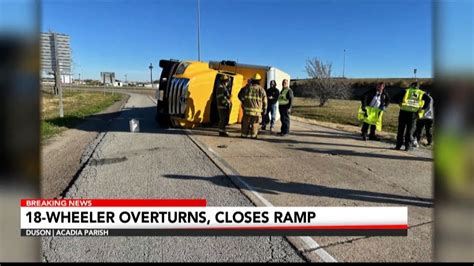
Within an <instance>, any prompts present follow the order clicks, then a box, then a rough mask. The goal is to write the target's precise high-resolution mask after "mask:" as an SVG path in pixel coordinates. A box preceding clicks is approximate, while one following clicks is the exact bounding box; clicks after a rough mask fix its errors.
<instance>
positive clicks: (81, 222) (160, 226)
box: [20, 199, 408, 236]
mask: <svg viewBox="0 0 474 266" xmlns="http://www.w3.org/2000/svg"><path fill="white" fill-rule="evenodd" d="M20 205H21V235H22V236H216V235H223V236H268V235H271V236H311V235H313V236H406V235H407V231H408V223H407V221H408V213H407V207H209V206H207V203H206V200H205V199H61V200H56V199H23V200H21V204H20Z"/></svg>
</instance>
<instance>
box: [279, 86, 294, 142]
mask: <svg viewBox="0 0 474 266" xmlns="http://www.w3.org/2000/svg"><path fill="white" fill-rule="evenodd" d="M282 85H283V89H282V90H281V93H280V95H279V97H278V111H280V119H281V132H280V136H286V135H288V134H289V133H290V113H291V107H292V106H293V91H292V90H291V89H290V87H288V80H287V79H284V80H283V83H282Z"/></svg>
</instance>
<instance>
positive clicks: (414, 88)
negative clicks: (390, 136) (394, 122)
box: [394, 82, 431, 151]
mask: <svg viewBox="0 0 474 266" xmlns="http://www.w3.org/2000/svg"><path fill="white" fill-rule="evenodd" d="M394 99H395V101H396V102H398V103H399V104H400V114H399V115H398V132H397V144H396V146H395V149H396V150H400V149H401V147H402V145H403V144H404V145H405V151H410V150H412V149H413V148H412V145H413V133H414V132H413V131H414V130H415V123H416V118H417V116H418V112H420V111H425V110H427V109H428V108H429V106H430V104H431V98H430V97H429V96H428V95H426V93H425V92H424V91H422V90H420V88H419V84H418V82H413V83H412V84H411V85H410V87H408V88H406V89H405V90H403V91H402V92H400V93H399V94H398V95H397V96H395V97H394Z"/></svg>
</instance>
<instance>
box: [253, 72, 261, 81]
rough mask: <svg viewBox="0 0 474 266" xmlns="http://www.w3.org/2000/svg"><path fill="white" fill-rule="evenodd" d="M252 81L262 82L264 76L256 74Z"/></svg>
mask: <svg viewBox="0 0 474 266" xmlns="http://www.w3.org/2000/svg"><path fill="white" fill-rule="evenodd" d="M252 79H253V80H261V79H262V76H260V74H258V73H256V74H255V75H253V77H252Z"/></svg>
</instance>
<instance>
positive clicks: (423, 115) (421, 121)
mask: <svg viewBox="0 0 474 266" xmlns="http://www.w3.org/2000/svg"><path fill="white" fill-rule="evenodd" d="M425 95H426V96H427V97H429V98H430V103H429V104H428V106H427V108H426V110H425V109H423V110H421V111H420V112H419V113H418V121H416V130H415V134H414V136H413V138H414V140H413V146H414V147H415V148H418V146H419V144H420V143H421V142H420V140H421V133H422V132H423V128H424V129H425V131H426V139H427V141H428V143H427V146H430V145H431V142H432V141H433V134H432V133H431V128H432V126H433V119H434V110H433V104H434V103H433V97H431V95H430V93H429V92H426V94H425Z"/></svg>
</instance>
